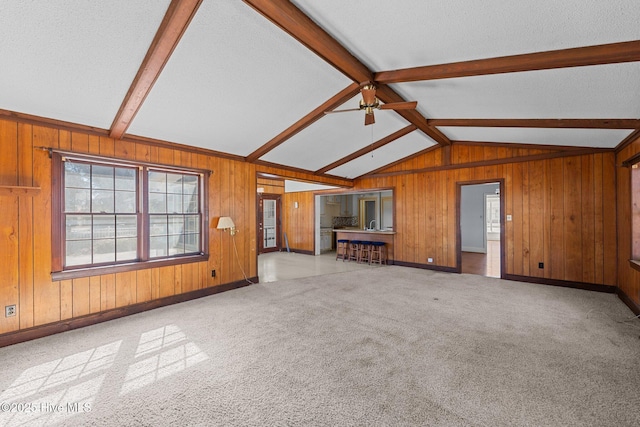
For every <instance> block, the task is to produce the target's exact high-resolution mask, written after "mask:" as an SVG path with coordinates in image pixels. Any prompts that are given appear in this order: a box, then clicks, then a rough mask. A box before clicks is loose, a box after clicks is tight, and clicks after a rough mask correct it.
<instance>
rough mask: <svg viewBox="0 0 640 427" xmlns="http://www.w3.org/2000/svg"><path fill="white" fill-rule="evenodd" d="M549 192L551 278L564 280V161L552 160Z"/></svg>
mask: <svg viewBox="0 0 640 427" xmlns="http://www.w3.org/2000/svg"><path fill="white" fill-rule="evenodd" d="M550 172H551V175H550V177H549V178H550V180H549V192H550V193H551V205H550V208H551V227H550V242H549V248H550V258H551V263H550V264H549V267H550V269H549V277H550V278H552V279H560V280H564V278H565V274H564V266H565V260H564V254H565V253H566V252H565V240H564V230H565V227H564V221H565V213H564V161H563V160H562V159H552V160H550Z"/></svg>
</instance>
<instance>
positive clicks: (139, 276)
mask: <svg viewBox="0 0 640 427" xmlns="http://www.w3.org/2000/svg"><path fill="white" fill-rule="evenodd" d="M151 286H152V284H151V269H148V270H139V271H137V272H136V302H137V303H139V302H145V301H150V300H151V299H152V296H151V294H152V292H151Z"/></svg>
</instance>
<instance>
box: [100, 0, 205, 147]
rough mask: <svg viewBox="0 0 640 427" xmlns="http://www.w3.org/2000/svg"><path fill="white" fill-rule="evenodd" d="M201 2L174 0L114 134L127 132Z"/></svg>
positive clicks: (114, 125)
mask: <svg viewBox="0 0 640 427" xmlns="http://www.w3.org/2000/svg"><path fill="white" fill-rule="evenodd" d="M201 3H202V0H172V1H171V4H169V7H168V8H167V12H166V13H165V15H164V18H163V19H162V23H161V24H160V27H159V28H158V31H157V32H156V35H155V37H154V38H153V41H152V42H151V45H150V46H149V50H148V51H147V54H146V56H145V57H144V60H143V61H142V64H141V65H140V68H139V69H138V74H136V77H135V78H134V79H133V82H132V83H131V87H130V88H129V91H128V92H127V95H126V96H125V98H124V101H122V105H120V109H119V110H118V113H117V114H116V117H115V118H114V119H113V123H112V124H111V129H110V131H109V136H110V137H111V138H115V139H120V138H122V136H123V135H124V134H125V132H126V131H127V129H128V128H129V125H130V124H131V122H132V120H133V118H134V117H135V116H136V114H137V113H138V110H140V107H141V106H142V103H143V102H144V100H145V99H146V98H147V95H148V94H149V92H150V91H151V88H152V87H153V85H154V84H155V82H156V80H157V79H158V76H160V73H161V72H162V69H163V68H164V66H165V64H166V63H167V61H168V60H169V57H171V54H172V53H173V50H174V49H175V48H176V46H177V45H178V42H179V41H180V39H181V38H182V35H183V34H184V32H185V31H186V29H187V27H188V26H189V23H190V22H191V19H192V18H193V16H194V15H195V14H196V11H197V10H198V7H200V4H201Z"/></svg>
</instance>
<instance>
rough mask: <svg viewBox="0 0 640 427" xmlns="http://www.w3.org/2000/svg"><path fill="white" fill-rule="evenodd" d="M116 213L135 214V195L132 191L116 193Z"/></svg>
mask: <svg viewBox="0 0 640 427" xmlns="http://www.w3.org/2000/svg"><path fill="white" fill-rule="evenodd" d="M115 195H116V212H118V213H135V211H136V193H135V192H133V191H116V193H115Z"/></svg>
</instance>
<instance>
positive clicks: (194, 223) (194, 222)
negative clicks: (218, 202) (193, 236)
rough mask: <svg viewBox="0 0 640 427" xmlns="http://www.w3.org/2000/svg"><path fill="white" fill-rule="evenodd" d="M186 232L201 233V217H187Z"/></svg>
mask: <svg viewBox="0 0 640 427" xmlns="http://www.w3.org/2000/svg"><path fill="white" fill-rule="evenodd" d="M184 232H185V233H199V232H200V215H188V216H187V215H185V219H184Z"/></svg>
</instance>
